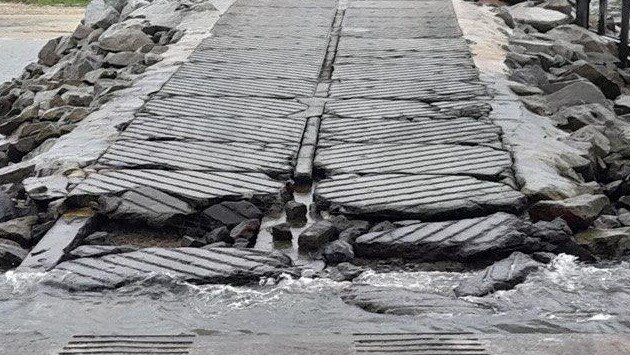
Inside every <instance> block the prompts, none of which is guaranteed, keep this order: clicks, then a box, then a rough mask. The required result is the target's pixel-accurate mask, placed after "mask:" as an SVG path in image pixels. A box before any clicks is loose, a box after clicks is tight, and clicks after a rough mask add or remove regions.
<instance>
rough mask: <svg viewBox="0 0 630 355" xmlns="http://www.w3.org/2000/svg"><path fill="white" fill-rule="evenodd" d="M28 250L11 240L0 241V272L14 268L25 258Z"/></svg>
mask: <svg viewBox="0 0 630 355" xmlns="http://www.w3.org/2000/svg"><path fill="white" fill-rule="evenodd" d="M27 254H28V250H25V249H23V248H22V247H20V245H19V244H18V243H16V242H14V241H12V240H6V239H0V270H8V269H11V268H14V267H16V266H18V265H20V263H21V262H22V261H23V260H24V258H26V255H27Z"/></svg>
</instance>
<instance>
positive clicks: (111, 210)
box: [99, 186, 195, 227]
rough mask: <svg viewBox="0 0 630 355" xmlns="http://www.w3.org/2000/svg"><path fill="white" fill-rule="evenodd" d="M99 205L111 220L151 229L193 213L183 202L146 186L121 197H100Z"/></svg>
mask: <svg viewBox="0 0 630 355" xmlns="http://www.w3.org/2000/svg"><path fill="white" fill-rule="evenodd" d="M99 205H100V208H101V212H103V213H104V214H105V215H107V216H108V217H109V218H110V219H112V220H124V221H130V222H142V223H146V224H147V225H149V226H152V227H163V226H166V225H168V224H169V223H173V222H174V220H175V219H177V218H178V217H182V216H187V215H190V214H193V213H195V210H194V209H193V208H192V207H191V206H190V205H189V204H188V203H186V202H185V201H182V200H180V199H178V198H175V197H173V196H171V195H168V194H166V193H164V192H161V191H159V190H156V189H153V188H150V187H146V186H143V187H139V188H136V189H134V190H131V191H127V192H125V193H123V194H122V195H121V196H101V198H99Z"/></svg>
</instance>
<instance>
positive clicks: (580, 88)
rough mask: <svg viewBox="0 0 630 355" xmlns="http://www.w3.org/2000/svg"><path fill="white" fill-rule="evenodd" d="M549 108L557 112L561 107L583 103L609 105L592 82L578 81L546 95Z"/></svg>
mask: <svg viewBox="0 0 630 355" xmlns="http://www.w3.org/2000/svg"><path fill="white" fill-rule="evenodd" d="M547 101H548V102H549V105H550V107H551V109H552V110H553V111H554V112H557V111H559V110H561V109H563V108H566V107H569V106H576V105H584V104H600V105H602V106H604V107H607V106H610V105H609V104H608V101H607V100H606V97H605V96H604V94H603V93H602V92H601V90H599V88H598V87H597V86H595V85H594V84H593V83H590V82H585V81H580V82H576V83H574V84H571V85H568V86H566V87H564V88H562V89H560V90H558V91H556V92H554V93H551V94H549V95H547Z"/></svg>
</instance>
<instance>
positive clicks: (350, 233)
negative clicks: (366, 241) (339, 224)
mask: <svg viewBox="0 0 630 355" xmlns="http://www.w3.org/2000/svg"><path fill="white" fill-rule="evenodd" d="M367 232H368V229H367V228H364V227H361V226H358V227H351V228H348V229H346V230H344V231H343V232H341V233H339V240H343V241H346V242H348V243H350V244H352V243H354V241H355V240H357V238H358V237H360V236H362V235H363V234H365V233H367Z"/></svg>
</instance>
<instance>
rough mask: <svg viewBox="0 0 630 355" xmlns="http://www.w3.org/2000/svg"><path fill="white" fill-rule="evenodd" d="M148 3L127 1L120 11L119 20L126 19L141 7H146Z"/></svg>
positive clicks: (139, 0) (142, 0) (140, 0)
mask: <svg viewBox="0 0 630 355" xmlns="http://www.w3.org/2000/svg"><path fill="white" fill-rule="evenodd" d="M149 4H150V3H149V2H148V1H145V0H129V1H127V3H126V4H125V6H124V7H123V8H122V10H121V11H120V18H121V19H126V18H128V17H129V15H130V14H131V13H132V12H134V10H136V9H139V8H141V7H144V6H147V5H149Z"/></svg>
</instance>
